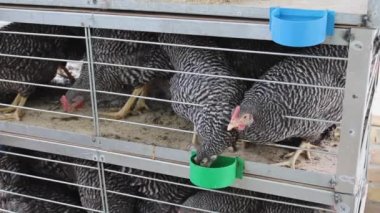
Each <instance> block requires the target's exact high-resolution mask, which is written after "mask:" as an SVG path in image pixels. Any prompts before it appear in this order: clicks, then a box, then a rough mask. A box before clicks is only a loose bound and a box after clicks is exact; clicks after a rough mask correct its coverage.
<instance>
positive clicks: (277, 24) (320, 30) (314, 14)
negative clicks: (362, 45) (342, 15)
mask: <svg viewBox="0 0 380 213" xmlns="http://www.w3.org/2000/svg"><path fill="white" fill-rule="evenodd" d="M334 24H335V12H334V11H328V10H302V9H289V8H278V7H277V8H271V9H270V30H271V33H272V39H273V41H274V42H276V43H278V44H281V45H284V46H290V47H308V46H314V45H318V44H321V43H323V42H324V41H325V39H326V36H327V35H333V34H334Z"/></svg>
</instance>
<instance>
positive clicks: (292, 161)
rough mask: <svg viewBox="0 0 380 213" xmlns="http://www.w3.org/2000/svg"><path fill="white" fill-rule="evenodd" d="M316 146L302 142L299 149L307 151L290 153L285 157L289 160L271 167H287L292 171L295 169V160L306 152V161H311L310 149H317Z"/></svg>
mask: <svg viewBox="0 0 380 213" xmlns="http://www.w3.org/2000/svg"><path fill="white" fill-rule="evenodd" d="M317 147H318V146H314V145H312V144H310V142H305V141H303V142H302V143H301V145H300V148H302V149H307V150H300V149H299V150H297V151H295V152H290V153H288V154H286V155H285V158H290V159H288V160H286V161H284V162H280V163H275V164H273V165H276V166H288V167H290V168H292V169H295V168H296V161H297V159H298V158H299V156H300V155H301V154H302V153H303V152H306V159H309V160H311V159H312V158H311V153H310V149H312V148H317Z"/></svg>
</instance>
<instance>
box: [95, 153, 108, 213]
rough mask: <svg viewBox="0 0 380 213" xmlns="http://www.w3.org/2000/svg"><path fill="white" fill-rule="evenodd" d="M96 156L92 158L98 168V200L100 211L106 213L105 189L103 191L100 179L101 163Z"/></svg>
mask: <svg viewBox="0 0 380 213" xmlns="http://www.w3.org/2000/svg"><path fill="white" fill-rule="evenodd" d="M98 156H99V155H98V154H97V156H95V157H94V160H96V164H97V167H98V178H99V187H100V198H101V199H102V207H103V208H102V210H103V212H105V213H108V208H107V206H108V205H107V201H106V195H105V189H104V184H103V177H102V167H101V162H100V160H99V158H98Z"/></svg>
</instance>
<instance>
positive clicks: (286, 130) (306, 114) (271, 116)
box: [228, 45, 348, 168]
mask: <svg viewBox="0 0 380 213" xmlns="http://www.w3.org/2000/svg"><path fill="white" fill-rule="evenodd" d="M301 53H303V54H309V55H323V56H332V57H347V55H348V51H347V47H345V46H327V45H320V46H315V47H311V48H306V49H303V50H301ZM346 67H347V62H346V61H344V60H326V59H321V58H307V57H306V58H305V57H287V58H286V59H284V60H283V61H281V62H280V63H278V64H277V65H275V66H273V67H272V68H270V69H269V70H268V71H267V72H266V73H265V74H264V75H263V76H262V77H260V79H261V80H267V81H277V82H289V83H296V84H308V85H315V86H316V87H305V86H299V85H286V84H281V83H280V84H278V83H271V82H269V83H268V82H257V83H255V84H254V85H253V86H252V88H251V89H250V90H248V91H247V92H246V93H245V96H244V100H243V101H242V103H241V105H240V106H237V107H236V108H235V110H234V113H233V115H232V117H231V121H230V124H229V126H228V129H229V130H232V129H237V130H239V131H242V137H243V138H244V139H247V140H250V141H252V142H254V143H274V142H279V141H282V140H285V139H288V138H293V137H300V138H303V139H305V140H307V141H308V142H316V141H320V139H321V134H322V133H323V132H324V131H325V130H326V129H328V128H329V127H330V126H331V123H329V122H324V120H330V121H340V119H341V116H342V101H343V90H342V89H339V88H342V87H344V86H345V70H346ZM321 87H330V88H321ZM287 116H295V117H302V118H309V119H317V120H318V119H319V120H322V121H314V120H312V121H310V120H304V119H297V118H289V117H287ZM301 147H302V148H311V145H310V144H309V143H302V144H301ZM301 153H302V151H297V152H296V153H295V154H294V155H293V157H292V158H291V159H290V160H289V161H287V162H284V163H281V164H280V165H287V166H291V167H292V168H295V162H296V159H297V158H298V156H299V154H301Z"/></svg>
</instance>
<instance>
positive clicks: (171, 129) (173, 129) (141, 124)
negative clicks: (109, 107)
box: [99, 117, 194, 134]
mask: <svg viewBox="0 0 380 213" xmlns="http://www.w3.org/2000/svg"><path fill="white" fill-rule="evenodd" d="M99 120H102V121H112V122H118V123H124V124H131V125H136V126H143V127H150V128H156V129H163V130H169V131H174V132H183V133H189V134H194V132H193V131H190V130H184V129H177V128H171V127H165V126H158V125H153V124H145V123H139V122H133V121H126V120H115V119H110V118H102V117H100V118H99Z"/></svg>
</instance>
